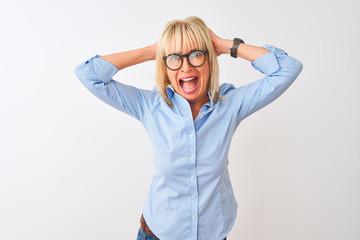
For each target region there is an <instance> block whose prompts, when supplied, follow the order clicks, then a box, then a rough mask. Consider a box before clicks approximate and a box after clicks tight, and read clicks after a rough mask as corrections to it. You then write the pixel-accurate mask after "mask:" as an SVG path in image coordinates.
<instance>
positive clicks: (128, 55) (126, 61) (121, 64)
mask: <svg viewBox="0 0 360 240" xmlns="http://www.w3.org/2000/svg"><path fill="white" fill-rule="evenodd" d="M156 48H157V43H155V44H153V45H151V46H147V47H144V48H139V49H135V50H130V51H126V52H120V53H113V54H109V55H105V56H101V57H99V58H101V59H104V60H106V61H108V62H111V63H112V64H114V65H115V66H116V67H117V68H118V69H119V70H121V69H124V68H126V67H130V66H132V65H136V64H139V63H143V62H146V61H150V60H155V59H156Z"/></svg>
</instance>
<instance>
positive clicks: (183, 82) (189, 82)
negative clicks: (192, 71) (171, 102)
mask: <svg viewBox="0 0 360 240" xmlns="http://www.w3.org/2000/svg"><path fill="white" fill-rule="evenodd" d="M179 84H180V87H181V89H182V91H183V92H184V93H186V94H191V93H193V92H195V91H196V89H197V88H198V86H199V79H198V77H197V76H187V77H182V78H180V79H179Z"/></svg>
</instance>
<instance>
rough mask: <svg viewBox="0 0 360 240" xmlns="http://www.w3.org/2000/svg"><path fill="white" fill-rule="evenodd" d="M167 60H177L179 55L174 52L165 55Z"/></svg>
mask: <svg viewBox="0 0 360 240" xmlns="http://www.w3.org/2000/svg"><path fill="white" fill-rule="evenodd" d="M167 59H168V61H172V62H173V61H174V62H176V61H179V60H180V56H179V55H176V54H171V55H169V56H168V57H167Z"/></svg>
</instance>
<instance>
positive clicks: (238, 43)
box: [230, 38, 245, 58]
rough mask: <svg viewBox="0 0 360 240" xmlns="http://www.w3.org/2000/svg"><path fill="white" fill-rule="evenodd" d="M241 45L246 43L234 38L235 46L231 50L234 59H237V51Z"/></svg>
mask: <svg viewBox="0 0 360 240" xmlns="http://www.w3.org/2000/svg"><path fill="white" fill-rule="evenodd" d="M240 43H245V42H244V41H243V40H242V39H240V38H234V44H233V45H232V48H230V56H232V57H233V58H237V49H238V47H239V45H240Z"/></svg>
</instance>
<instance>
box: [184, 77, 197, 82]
mask: <svg viewBox="0 0 360 240" xmlns="http://www.w3.org/2000/svg"><path fill="white" fill-rule="evenodd" d="M194 79H195V78H194V77H192V78H183V79H181V80H183V81H185V82H186V81H191V80H194Z"/></svg>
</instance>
